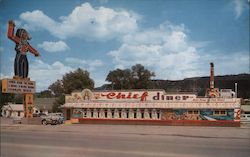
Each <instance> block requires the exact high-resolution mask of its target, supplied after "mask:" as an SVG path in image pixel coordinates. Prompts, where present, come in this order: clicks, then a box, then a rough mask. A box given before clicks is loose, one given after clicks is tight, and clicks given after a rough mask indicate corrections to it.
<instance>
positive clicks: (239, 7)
mask: <svg viewBox="0 0 250 157" xmlns="http://www.w3.org/2000/svg"><path fill="white" fill-rule="evenodd" d="M243 10H244V0H234V11H235V17H236V19H237V18H239V17H240V16H241V14H242V12H243Z"/></svg>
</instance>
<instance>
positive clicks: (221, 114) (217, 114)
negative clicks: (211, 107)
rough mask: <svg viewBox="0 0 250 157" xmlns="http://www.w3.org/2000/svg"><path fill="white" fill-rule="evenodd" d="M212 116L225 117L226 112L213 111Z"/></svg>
mask: <svg viewBox="0 0 250 157" xmlns="http://www.w3.org/2000/svg"><path fill="white" fill-rule="evenodd" d="M214 115H215V116H225V115H227V112H226V111H225V110H215V111H214Z"/></svg>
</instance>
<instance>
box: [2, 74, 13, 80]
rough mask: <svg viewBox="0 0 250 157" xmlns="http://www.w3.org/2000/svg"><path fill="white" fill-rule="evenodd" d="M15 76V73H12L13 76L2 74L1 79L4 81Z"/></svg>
mask: <svg viewBox="0 0 250 157" xmlns="http://www.w3.org/2000/svg"><path fill="white" fill-rule="evenodd" d="M13 76H14V74H13V73H11V75H6V74H3V73H0V79H4V78H12V77H13Z"/></svg>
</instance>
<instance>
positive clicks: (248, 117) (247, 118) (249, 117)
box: [240, 114, 250, 123]
mask: <svg viewBox="0 0 250 157" xmlns="http://www.w3.org/2000/svg"><path fill="white" fill-rule="evenodd" d="M240 121H241V122H243V123H250V114H241V115H240Z"/></svg>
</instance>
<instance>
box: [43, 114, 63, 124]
mask: <svg viewBox="0 0 250 157" xmlns="http://www.w3.org/2000/svg"><path fill="white" fill-rule="evenodd" d="M40 117H41V118H42V121H41V123H42V124H43V125H47V124H51V125H56V124H62V123H63V117H62V116H61V115H60V114H59V113H49V114H48V115H42V116H40Z"/></svg>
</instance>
